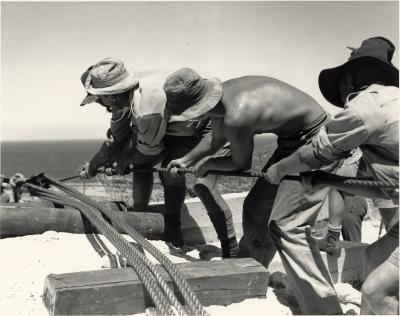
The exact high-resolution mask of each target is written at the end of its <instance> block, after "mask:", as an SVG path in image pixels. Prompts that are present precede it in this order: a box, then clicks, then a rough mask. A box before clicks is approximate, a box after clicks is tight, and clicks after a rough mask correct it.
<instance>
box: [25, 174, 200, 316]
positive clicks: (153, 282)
mask: <svg viewBox="0 0 400 316" xmlns="http://www.w3.org/2000/svg"><path fill="white" fill-rule="evenodd" d="M49 185H53V186H55V187H57V188H59V189H61V190H62V191H64V192H65V193H67V194H69V196H68V197H67V196H65V195H60V194H58V193H54V192H53V191H50V190H48V189H47V187H49ZM25 186H26V187H27V188H28V189H29V190H30V191H31V193H32V194H35V195H38V196H40V197H42V198H44V199H47V200H50V201H52V202H56V203H60V204H64V205H67V206H70V207H74V208H77V209H78V210H79V211H81V212H82V213H83V214H84V216H86V217H87V218H88V220H89V221H90V222H91V223H92V224H93V225H94V226H95V227H96V228H97V229H98V230H99V231H100V232H101V233H102V234H104V235H105V236H106V237H107V239H109V240H110V242H111V243H112V244H113V245H114V246H115V247H116V248H117V249H118V251H120V252H121V254H122V255H123V256H124V257H125V258H126V259H127V261H128V263H129V264H130V265H131V266H132V267H133V268H134V269H135V271H136V272H137V274H138V276H139V277H140V279H141V280H142V282H143V284H144V285H145V287H146V289H147V290H148V292H149V294H150V296H151V298H152V299H153V302H154V304H155V305H156V309H157V313H159V314H161V315H175V314H178V315H187V314H189V315H207V313H206V311H205V310H204V308H203V306H202V305H201V303H200V302H199V300H198V299H197V297H196V296H195V294H194V292H193V291H192V289H191V288H190V287H189V284H188V283H187V281H186V279H184V277H183V276H182V275H181V273H180V272H179V271H178V270H177V268H176V267H175V266H174V265H173V263H172V262H171V261H170V260H169V259H168V258H167V257H165V256H164V255H163V254H162V253H161V252H160V251H159V250H158V249H157V248H155V247H154V246H153V245H152V244H151V243H150V242H149V241H148V240H147V239H145V238H144V237H143V236H142V235H141V234H139V233H138V232H137V231H135V230H134V229H133V228H132V227H130V226H129V225H128V224H126V223H125V222H123V221H121V219H119V218H117V217H115V216H114V215H113V213H112V212H110V211H108V210H106V209H104V208H102V206H101V205H99V204H98V203H97V202H96V201H94V200H92V199H90V198H88V197H87V196H85V195H83V194H82V193H80V192H79V191H77V190H75V189H73V188H71V187H69V186H67V185H65V184H63V183H61V182H60V181H57V180H55V179H53V178H51V177H49V176H46V175H44V174H39V175H37V176H34V177H32V178H30V179H29V180H27V182H26V183H25ZM100 213H103V214H104V215H106V216H107V217H109V218H110V219H111V220H112V221H113V222H114V223H116V224H117V225H118V226H119V227H120V228H122V229H123V230H124V231H125V232H126V233H128V234H129V235H130V236H131V237H132V238H133V239H134V240H135V241H136V242H137V243H138V244H139V245H141V246H142V247H143V248H144V249H145V250H147V251H148V252H149V253H150V254H151V255H153V256H154V257H155V258H156V259H157V260H159V261H160V263H161V264H162V265H163V266H164V267H165V269H166V270H167V272H168V273H169V274H170V275H171V278H172V280H173V281H174V282H175V283H176V285H177V287H178V289H179V290H180V291H181V293H182V296H183V298H184V300H185V302H186V306H185V307H183V306H182V305H181V304H180V303H179V301H178V300H177V298H176V296H175V295H174V293H173V291H172V290H171V288H170V287H169V286H168V285H167V283H166V282H165V280H164V279H163V278H162V276H161V275H160V273H159V272H158V271H157V270H156V268H155V266H154V264H152V263H151V262H150V261H149V260H148V259H147V257H146V256H145V255H143V254H142V253H141V252H140V250H138V249H137V248H136V247H134V246H132V245H131V244H130V243H129V242H128V241H127V240H126V239H125V238H124V237H122V236H121V235H120V234H119V233H118V231H117V230H116V229H115V228H114V227H113V226H111V225H110V224H109V223H108V222H107V221H106V220H105V219H104V218H103V217H102V216H101V215H100ZM160 288H161V289H160ZM171 305H172V306H173V307H174V310H173V309H172V308H171Z"/></svg>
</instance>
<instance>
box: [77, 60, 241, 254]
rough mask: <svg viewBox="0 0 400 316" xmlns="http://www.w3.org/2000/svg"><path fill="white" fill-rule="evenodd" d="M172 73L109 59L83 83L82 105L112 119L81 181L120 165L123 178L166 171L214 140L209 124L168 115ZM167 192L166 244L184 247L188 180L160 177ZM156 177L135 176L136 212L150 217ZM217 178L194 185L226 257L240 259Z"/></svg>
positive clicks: (205, 121) (95, 66)
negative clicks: (202, 142)
mask: <svg viewBox="0 0 400 316" xmlns="http://www.w3.org/2000/svg"><path fill="white" fill-rule="evenodd" d="M170 73H171V72H170V71H147V72H144V73H141V74H140V73H139V74H136V72H135V71H133V70H128V69H126V68H125V66H124V64H123V63H122V62H121V61H119V60H116V59H113V58H106V59H103V60H101V61H100V62H98V63H97V64H95V65H93V66H91V67H90V68H89V69H88V70H86V71H85V73H84V74H83V75H82V77H81V81H82V84H83V85H84V87H85V90H86V92H87V93H88V95H87V96H86V97H85V99H84V100H83V101H82V103H81V105H85V104H87V103H91V102H97V103H99V104H101V105H103V106H105V107H106V108H107V110H108V111H109V112H111V113H112V118H111V124H110V128H109V130H108V132H107V140H106V141H105V142H104V143H103V145H102V147H101V148H100V150H99V151H98V152H97V153H96V154H95V156H94V157H93V159H92V160H91V161H90V163H89V165H88V166H87V168H85V170H84V171H83V172H82V176H85V177H92V176H94V175H95V174H96V172H97V170H98V169H99V167H101V166H104V165H105V164H107V163H110V162H114V161H117V169H118V170H119V172H120V173H121V174H124V173H126V172H128V171H127V167H128V166H129V164H133V165H134V166H135V167H138V168H143V167H144V168H146V167H152V166H154V165H155V164H157V163H159V162H161V166H162V167H166V166H167V164H168V163H169V162H170V161H171V160H173V159H176V158H179V157H181V156H183V155H185V154H186V153H188V152H189V151H191V150H192V149H193V148H194V147H195V146H196V145H197V143H198V142H199V141H200V140H201V139H203V138H204V137H209V136H208V134H209V131H210V128H209V120H208V119H199V120H193V121H190V122H175V121H174V120H171V119H170V114H169V112H168V111H166V110H165V102H166V97H165V93H164V90H163V84H164V81H165V79H166V78H167V76H168V75H169V74H170ZM159 176H160V179H161V181H162V184H163V187H164V199H165V214H164V219H165V230H164V239H165V241H167V242H169V243H171V244H172V245H173V246H176V247H180V246H182V245H183V240H182V236H181V231H180V226H181V222H180V216H181V214H180V213H181V208H182V205H183V203H184V199H185V193H186V188H185V177H184V175H179V176H177V177H175V176H171V174H169V173H160V175H159ZM153 180H154V179H153V174H152V173H133V200H134V209H135V210H139V211H146V210H147V208H148V204H149V200H150V195H151V192H152V187H153ZM216 185H217V183H216V177H215V176H210V177H208V178H207V179H201V180H200V181H199V182H197V183H196V184H195V187H196V186H200V187H201V188H202V192H201V193H200V195H201V196H200V198H202V195H207V196H208V201H211V204H210V207H211V208H210V207H208V208H207V211H208V214H209V217H210V219H211V221H212V223H213V224H214V227H215V229H216V232H217V235H218V237H219V239H220V240H221V245H222V252H223V256H224V257H231V256H234V255H235V254H236V253H237V249H238V245H237V242H236V235H235V231H234V228H233V223H232V215H231V213H230V210H229V207H228V206H227V204H226V203H225V202H224V200H223V199H222V198H221V196H220V194H219V192H218V191H217V187H216Z"/></svg>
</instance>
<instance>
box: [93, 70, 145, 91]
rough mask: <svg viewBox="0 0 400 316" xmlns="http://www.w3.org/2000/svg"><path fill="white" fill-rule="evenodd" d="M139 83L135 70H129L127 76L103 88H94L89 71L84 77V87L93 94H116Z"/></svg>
mask: <svg viewBox="0 0 400 316" xmlns="http://www.w3.org/2000/svg"><path fill="white" fill-rule="evenodd" d="M138 83H139V79H138V77H137V75H136V72H135V71H129V72H128V76H127V77H125V78H124V79H122V80H121V81H119V82H117V83H115V84H113V85H112V86H109V87H104V88H94V87H93V86H92V85H91V75H90V73H89V76H88V77H87V79H86V82H85V89H86V91H87V92H88V93H90V94H94V95H110V94H118V93H122V92H125V91H128V90H130V89H132V88H133V87H135V86H136V85H137V84H138Z"/></svg>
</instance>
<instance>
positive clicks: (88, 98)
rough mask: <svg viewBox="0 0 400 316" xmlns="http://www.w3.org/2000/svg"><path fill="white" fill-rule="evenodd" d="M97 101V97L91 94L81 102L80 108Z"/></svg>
mask: <svg viewBox="0 0 400 316" xmlns="http://www.w3.org/2000/svg"><path fill="white" fill-rule="evenodd" d="M98 100H99V97H98V96H97V95H93V94H89V93H88V94H87V95H86V97H85V98H84V99H83V100H82V102H81V106H83V105H86V104H89V103H93V102H97V101H98Z"/></svg>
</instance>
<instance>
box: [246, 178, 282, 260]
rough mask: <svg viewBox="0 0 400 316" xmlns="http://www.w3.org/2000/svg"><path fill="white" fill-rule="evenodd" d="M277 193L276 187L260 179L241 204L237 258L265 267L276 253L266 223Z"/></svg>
mask: <svg viewBox="0 0 400 316" xmlns="http://www.w3.org/2000/svg"><path fill="white" fill-rule="evenodd" d="M277 191H278V186H277V185H273V184H270V183H268V182H267V181H265V180H264V179H263V178H260V179H258V180H257V182H256V183H255V184H254V186H253V188H252V189H251V190H250V192H249V194H248V195H247V197H246V198H245V200H244V203H243V223H242V225H243V237H242V238H241V240H240V243H239V248H240V250H239V257H253V258H254V259H256V260H257V261H258V262H260V263H261V264H263V265H264V266H266V267H268V265H269V264H270V262H271V261H272V259H273V258H274V255H275V253H276V249H275V246H274V243H273V242H272V239H271V237H270V234H269V230H268V221H269V218H270V215H271V210H272V207H273V205H274V200H275V195H276V192H277Z"/></svg>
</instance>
